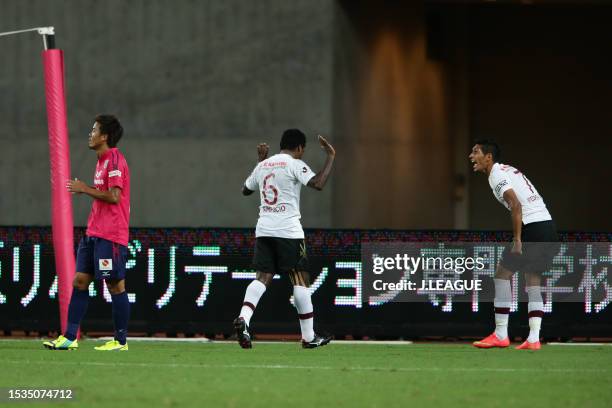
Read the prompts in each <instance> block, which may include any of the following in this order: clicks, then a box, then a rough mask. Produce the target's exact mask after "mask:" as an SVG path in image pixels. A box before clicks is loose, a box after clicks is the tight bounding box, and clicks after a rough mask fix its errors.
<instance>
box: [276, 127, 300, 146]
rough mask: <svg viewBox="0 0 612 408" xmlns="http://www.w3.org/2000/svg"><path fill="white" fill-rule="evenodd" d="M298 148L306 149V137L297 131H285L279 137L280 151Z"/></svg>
mask: <svg viewBox="0 0 612 408" xmlns="http://www.w3.org/2000/svg"><path fill="white" fill-rule="evenodd" d="M298 146H302V148H305V147H306V135H305V134H304V133H303V132H302V131H301V130H299V129H287V130H285V131H284V132H283V137H281V142H280V148H281V150H295V149H297V148H298Z"/></svg>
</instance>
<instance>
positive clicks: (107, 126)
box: [44, 115, 130, 351]
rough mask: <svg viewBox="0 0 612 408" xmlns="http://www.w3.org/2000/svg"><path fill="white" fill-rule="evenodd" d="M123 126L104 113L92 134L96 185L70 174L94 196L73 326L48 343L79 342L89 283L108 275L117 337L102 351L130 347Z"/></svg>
mask: <svg viewBox="0 0 612 408" xmlns="http://www.w3.org/2000/svg"><path fill="white" fill-rule="evenodd" d="M122 135H123V127H121V124H120V123H119V120H117V118H116V117H115V116H113V115H98V116H97V117H96V119H95V123H94V125H93V128H92V130H91V133H90V134H89V148H90V149H92V150H94V151H95V152H96V155H97V156H98V163H97V165H96V172H95V175H94V185H93V186H88V185H87V184H86V183H84V182H83V181H80V180H78V179H76V178H75V179H74V180H69V181H68V182H67V184H66V188H67V189H68V191H70V192H71V193H73V194H86V195H88V196H90V197H91V198H93V204H92V207H91V213H90V214H89V219H88V221H87V231H86V233H85V236H84V237H83V238H82V239H81V242H80V243H79V247H78V250H77V262H76V270H77V271H76V275H75V277H74V282H73V286H74V288H73V291H72V297H71V299H70V306H69V309H68V327H67V329H66V332H65V333H64V334H63V335H60V336H59V337H58V338H57V339H55V340H52V341H47V342H45V343H44V346H45V347H46V348H48V349H51V350H74V349H76V348H78V343H77V332H78V330H79V326H80V324H81V320H82V319H83V316H85V312H86V311H87V305H88V303H89V290H88V289H89V284H90V283H91V282H93V280H94V279H95V280H99V279H104V281H105V282H106V286H107V287H108V290H109V292H110V293H111V297H112V303H113V322H114V326H115V337H114V339H113V340H111V341H109V342H107V343H105V344H104V345H102V346H99V347H95V349H96V350H101V351H127V350H128V345H127V327H128V320H129V314H130V303H129V300H128V296H127V292H126V291H125V264H126V258H127V244H128V234H129V220H130V170H129V168H128V165H127V162H126V161H125V157H123V154H121V152H120V151H119V150H118V149H117V147H116V146H117V143H118V142H119V140H120V139H121V136H122Z"/></svg>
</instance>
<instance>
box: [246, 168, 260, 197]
mask: <svg viewBox="0 0 612 408" xmlns="http://www.w3.org/2000/svg"><path fill="white" fill-rule="evenodd" d="M257 169H259V165H257V166H256V167H255V169H253V171H252V172H251V175H250V176H249V177H247V179H246V181H245V182H244V185H245V187H246V188H248V189H249V190H251V191H255V190H257V187H258V184H257Z"/></svg>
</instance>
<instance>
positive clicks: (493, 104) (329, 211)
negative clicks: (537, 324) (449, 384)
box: [0, 0, 612, 231]
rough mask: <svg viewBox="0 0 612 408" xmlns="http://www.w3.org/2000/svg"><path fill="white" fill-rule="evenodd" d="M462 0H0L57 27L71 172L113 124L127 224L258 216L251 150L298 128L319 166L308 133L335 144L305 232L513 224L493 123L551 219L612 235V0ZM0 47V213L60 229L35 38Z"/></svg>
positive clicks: (24, 22)
mask: <svg viewBox="0 0 612 408" xmlns="http://www.w3.org/2000/svg"><path fill="white" fill-rule="evenodd" d="M461 3H463V4H458V3H457V2H450V1H448V2H444V1H437V0H436V1H433V0H432V1H423V2H394V1H390V0H379V1H373V0H351V1H341V0H337V1H334V0H291V1H285V0H262V1H257V2H248V1H240V0H228V1H213V0H211V1H205V2H202V1H196V0H179V1H175V2H168V1H161V0H151V1H148V0H130V1H119V0H109V1H105V2H94V1H90V0H85V1H77V0H58V1H53V2H48V1H43V0H23V1H12V0H0V31H10V30H13V29H19V28H27V27H35V26H40V25H51V24H52V25H54V26H55V27H56V30H57V33H58V36H57V45H58V47H59V48H62V49H64V50H65V52H66V74H67V86H68V95H67V98H68V114H69V118H68V124H69V128H70V137H71V156H72V164H73V174H74V175H75V176H77V177H79V178H82V179H85V180H91V178H92V176H93V169H94V165H95V156H94V154H93V153H92V152H90V151H89V150H87V147H86V139H87V134H88V132H89V129H90V128H91V125H92V121H93V117H94V115H95V114H96V113H101V112H113V113H116V114H117V115H118V116H119V117H120V119H121V120H122V122H123V125H124V128H125V139H124V140H122V141H121V143H120V147H121V149H122V150H123V151H124V153H125V155H126V157H127V159H128V162H129V164H130V168H131V171H132V180H133V187H132V194H133V195H132V226H159V227H164V226H236V227H248V226H253V225H254V224H255V221H256V215H257V198H255V197H250V198H243V197H241V196H240V191H239V190H240V187H241V185H242V183H243V181H244V178H245V177H246V176H247V174H248V173H249V172H250V170H251V169H252V167H253V165H254V163H255V157H256V156H255V146H256V144H257V143H259V142H261V141H267V142H268V143H270V144H271V145H272V146H273V149H274V150H276V149H277V146H278V141H279V139H280V134H281V132H282V131H283V130H284V129H285V128H288V127H299V128H301V129H303V130H304V131H305V132H306V133H307V134H308V135H309V139H308V140H309V143H310V145H309V148H308V150H307V154H306V157H305V159H306V161H307V162H309V163H310V164H311V166H312V167H313V168H314V169H315V170H316V169H317V168H319V167H320V166H321V165H322V163H323V161H324V155H323V154H322V153H321V152H320V149H319V148H318V147H316V146H315V143H314V142H315V139H314V135H315V134H316V133H323V134H327V135H330V139H331V141H332V143H334V144H335V145H336V147H337V150H338V156H337V162H336V164H337V166H336V169H335V170H334V173H333V174H332V179H331V180H330V183H329V184H328V186H327V187H326V191H324V192H322V193H318V192H315V191H304V194H303V195H302V197H303V198H302V215H303V223H304V225H305V226H307V227H350V228H476V229H510V228H511V225H510V218H509V216H508V214H507V212H506V211H505V210H504V209H503V208H502V207H501V206H500V205H499V204H498V203H497V202H496V201H495V200H494V198H493V196H492V194H491V192H490V189H489V188H488V186H487V182H486V179H484V178H483V177H479V175H472V174H471V173H470V165H469V163H468V161H467V154H468V151H469V149H470V147H471V146H470V145H471V139H472V138H476V137H482V136H486V137H493V138H496V139H497V140H498V141H499V142H500V143H501V145H502V147H503V149H504V156H505V157H504V160H505V161H508V162H509V163H511V164H513V165H515V166H517V167H518V168H520V169H521V170H523V171H524V172H525V173H526V174H527V175H528V176H529V177H530V179H531V180H532V181H533V182H534V183H535V184H536V186H537V187H538V189H539V190H540V192H541V193H542V194H543V195H544V198H545V200H546V202H547V204H548V205H549V208H550V209H551V211H552V213H553V217H555V219H556V221H557V225H558V227H559V229H562V230H598V231H602V230H612V217H611V216H610V213H611V211H610V209H611V208H612V191H611V190H610V188H609V187H608V186H609V184H610V176H611V175H612V171H610V166H609V161H610V155H611V153H612V137H611V136H612V121H610V120H609V116H610V115H609V112H608V111H609V102H608V101H609V100H611V99H612V56H611V55H612V54H610V53H609V44H611V43H612V31H611V30H609V21H610V19H611V18H612V7H609V6H593V5H591V6H586V5H582V6H580V5H579V6H576V5H573V6H572V5H560V6H554V5H549V6H529V5H516V4H515V5H497V4H488V3H487V4H465V2H461ZM468 3H469V2H468ZM432 12H434V14H436V15H437V16H438V20H434V23H435V25H434V26H431V20H430V19H429V17H430V16H431V13H432ZM436 21H437V23H436ZM0 46H1V47H2V50H3V52H2V54H1V56H0V62H1V63H0V93H1V95H2V97H0V146H1V152H2V155H1V156H0V157H1V159H0V225H49V224H50V210H49V209H50V203H49V198H50V193H49V185H48V179H49V175H48V173H49V164H48V151H47V149H48V148H47V130H46V116H45V106H44V92H43V83H42V67H41V58H40V51H41V49H42V40H41V39H40V37H39V36H38V35H36V34H30V35H25V36H16V37H8V38H1V39H0ZM432 46H433V47H432ZM432 52H433V54H435V55H432ZM74 203H75V223H76V224H77V225H84V224H85V222H86V219H87V214H88V212H89V208H90V205H91V202H90V200H89V199H88V198H85V197H79V198H77V199H75V201H74Z"/></svg>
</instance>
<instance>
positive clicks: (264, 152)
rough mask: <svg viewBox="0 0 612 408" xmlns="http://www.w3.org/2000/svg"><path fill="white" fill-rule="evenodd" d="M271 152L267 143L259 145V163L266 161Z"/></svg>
mask: <svg viewBox="0 0 612 408" xmlns="http://www.w3.org/2000/svg"><path fill="white" fill-rule="evenodd" d="M269 151H270V146H268V144H267V143H260V144H258V145H257V158H258V159H259V161H263V160H266V158H267V157H268V152H269Z"/></svg>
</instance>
